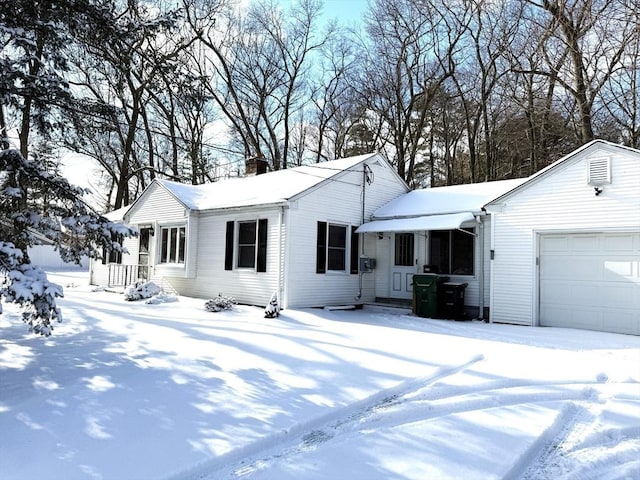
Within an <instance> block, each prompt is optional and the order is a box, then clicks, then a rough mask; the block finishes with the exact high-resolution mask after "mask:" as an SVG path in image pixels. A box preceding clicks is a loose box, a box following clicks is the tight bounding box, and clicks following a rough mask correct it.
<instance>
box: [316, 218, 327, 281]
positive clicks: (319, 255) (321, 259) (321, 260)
mask: <svg viewBox="0 0 640 480" xmlns="http://www.w3.org/2000/svg"><path fill="white" fill-rule="evenodd" d="M326 271H327V222H318V237H317V241H316V273H326Z"/></svg>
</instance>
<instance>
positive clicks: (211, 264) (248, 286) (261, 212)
mask: <svg viewBox="0 0 640 480" xmlns="http://www.w3.org/2000/svg"><path fill="white" fill-rule="evenodd" d="M258 219H267V229H268V234H267V271H266V272H256V271H255V269H238V268H236V267H235V266H234V268H233V270H229V271H227V270H225V269H224V266H225V238H226V225H227V221H248V220H258ZM279 219H280V210H279V209H276V208H271V209H241V210H235V211H232V212H224V211H213V212H208V213H201V214H200V218H199V229H198V237H197V238H198V251H197V259H196V264H197V265H198V267H197V275H196V276H195V277H194V278H185V277H180V276H175V277H173V276H169V275H167V276H165V277H164V281H165V282H168V283H169V284H170V285H171V286H172V287H173V288H174V289H175V290H176V291H178V292H179V293H181V294H183V295H187V296H192V297H200V298H203V299H206V298H212V297H215V296H216V295H218V294H222V295H227V296H231V297H234V298H235V299H236V300H237V301H238V302H240V303H244V304H251V305H259V306H264V305H266V304H267V303H268V302H269V299H270V298H271V295H272V294H273V292H275V291H276V290H277V288H278V258H279V255H278V248H279V232H280V225H279ZM283 241H284V236H283ZM234 243H235V244H234V252H235V253H237V242H234Z"/></svg>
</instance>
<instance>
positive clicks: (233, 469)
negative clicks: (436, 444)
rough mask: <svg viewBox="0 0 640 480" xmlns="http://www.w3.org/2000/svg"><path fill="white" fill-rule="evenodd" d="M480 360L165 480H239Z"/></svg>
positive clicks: (413, 381) (412, 381) (398, 387)
mask: <svg viewBox="0 0 640 480" xmlns="http://www.w3.org/2000/svg"><path fill="white" fill-rule="evenodd" d="M482 360H484V355H482V354H478V355H475V356H473V357H471V358H470V359H469V360H467V361H466V362H464V363H461V364H458V365H454V366H448V367H441V368H439V369H437V370H436V372H435V373H433V374H432V375H429V376H425V377H418V378H411V379H408V380H405V381H403V382H400V383H399V384H398V385H395V386H393V387H391V388H388V389H385V390H382V391H380V392H377V393H374V394H373V395H370V396H369V397H366V398H364V399H362V400H359V401H356V402H353V403H351V404H348V405H346V406H343V407H340V408H338V409H336V410H334V411H331V412H329V413H327V414H325V415H321V416H319V417H318V418H316V419H313V420H311V421H308V422H301V423H299V424H297V425H294V426H292V427H291V428H289V429H288V430H284V431H282V432H279V433H276V434H273V435H269V436H267V437H266V438H263V439H261V440H258V441H256V442H254V443H252V444H250V445H247V446H245V447H242V448H239V449H237V450H233V451H231V452H228V453H226V454H224V455H221V456H219V457H217V458H215V459H213V460H210V461H205V462H203V463H201V464H200V465H198V466H196V467H194V468H191V469H189V470H187V471H183V472H181V473H177V474H173V475H171V476H169V477H168V478H167V480H197V479H201V480H202V479H223V478H239V477H242V476H244V475H247V474H249V473H252V472H254V471H257V470H260V469H262V468H264V467H265V466H267V465H268V464H269V463H270V462H272V461H274V460H277V459H279V458H283V457H288V456H291V455H295V454H297V453H300V452H304V451H307V450H310V449H312V448H316V447H317V446H318V445H320V444H322V443H325V442H326V441H328V440H330V439H332V438H333V437H334V436H335V432H338V431H343V430H346V429H348V428H349V427H350V426H351V425H354V424H356V423H359V422H361V421H362V420H363V419H365V418H367V417H369V416H371V415H373V414H374V413H375V412H377V411H379V410H382V409H385V408H387V407H388V406H389V405H392V404H394V403H395V402H396V401H397V399H398V398H400V397H402V396H404V395H407V394H409V393H411V392H416V391H419V390H421V389H423V388H425V387H427V386H428V385H431V384H433V383H435V382H437V381H440V380H442V379H444V378H446V377H450V376H453V375H456V374H457V373H460V372H462V371H464V370H466V369H467V368H469V367H470V366H472V365H474V364H475V363H478V362H480V361H482Z"/></svg>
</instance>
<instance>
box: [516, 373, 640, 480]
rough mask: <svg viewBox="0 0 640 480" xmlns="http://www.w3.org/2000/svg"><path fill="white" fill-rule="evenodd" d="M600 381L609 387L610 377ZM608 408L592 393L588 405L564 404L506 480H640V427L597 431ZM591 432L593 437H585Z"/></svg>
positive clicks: (601, 377)
mask: <svg viewBox="0 0 640 480" xmlns="http://www.w3.org/2000/svg"><path fill="white" fill-rule="evenodd" d="M598 383H600V384H602V383H608V379H607V378H606V376H604V375H601V376H599V377H598ZM606 404H607V400H606V399H603V398H601V396H600V394H599V392H598V391H597V390H596V389H593V393H592V395H590V396H589V397H588V398H585V399H584V401H582V402H579V401H576V402H570V403H568V404H567V405H565V407H564V408H563V410H562V411H561V413H560V415H559V416H558V417H557V418H556V421H555V422H554V423H553V424H552V425H551V426H550V427H549V428H548V429H547V430H545V432H544V433H543V434H542V435H541V436H540V437H539V438H538V440H537V441H536V442H534V444H533V445H532V446H531V447H530V448H529V450H528V451H527V453H526V454H525V455H523V456H522V457H521V458H520V460H519V462H517V463H516V464H515V465H514V466H513V468H512V469H511V470H510V472H509V473H508V474H507V475H506V476H505V477H504V480H510V479H513V480H516V479H518V480H520V479H521V480H546V479H548V478H554V479H563V480H596V479H597V480H605V479H608V480H617V479H620V480H622V479H629V478H640V460H638V458H639V455H640V427H626V428H625V427H621V428H616V429H607V430H605V431H600V432H598V431H597V429H596V431H594V430H593V429H594V425H595V424H597V420H598V418H599V417H600V416H601V415H602V412H603V411H604V410H605V408H606ZM590 429H591V430H592V432H591V433H592V434H591V435H588V434H586V433H587V432H588V430H590ZM576 465H579V467H578V468H576ZM612 465H615V468H612Z"/></svg>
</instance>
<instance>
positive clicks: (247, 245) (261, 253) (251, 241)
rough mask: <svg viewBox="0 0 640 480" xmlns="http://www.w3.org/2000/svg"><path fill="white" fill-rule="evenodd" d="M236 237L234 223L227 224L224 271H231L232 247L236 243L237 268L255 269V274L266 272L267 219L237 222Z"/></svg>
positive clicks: (232, 260)
mask: <svg viewBox="0 0 640 480" xmlns="http://www.w3.org/2000/svg"><path fill="white" fill-rule="evenodd" d="M237 225H238V228H237V232H238V236H237V238H236V237H235V232H236V222H234V221H229V222H227V231H226V241H225V258H224V269H225V270H233V265H234V247H235V246H236V243H237V252H236V254H237V257H236V258H235V265H236V267H237V268H255V269H256V271H257V272H266V271H267V233H268V232H267V225H268V224H267V219H266V218H263V219H260V220H251V221H243V222H237Z"/></svg>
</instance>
